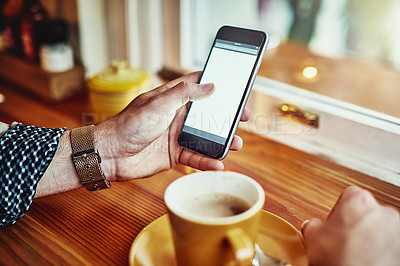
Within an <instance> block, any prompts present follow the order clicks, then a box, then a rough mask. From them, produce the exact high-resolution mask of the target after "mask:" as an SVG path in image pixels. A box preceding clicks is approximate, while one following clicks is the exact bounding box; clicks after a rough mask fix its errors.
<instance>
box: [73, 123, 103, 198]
mask: <svg viewBox="0 0 400 266" xmlns="http://www.w3.org/2000/svg"><path fill="white" fill-rule="evenodd" d="M93 128H94V125H90V126H86V127H81V128H76V129H73V130H71V133H70V139H71V147H72V161H73V163H74V166H75V169H76V172H77V173H78V176H79V178H80V179H81V182H82V185H83V186H84V187H85V188H86V189H87V190H89V191H96V190H100V189H104V188H109V187H111V183H110V182H109V181H108V180H107V179H106V177H105V175H104V173H103V171H102V170H101V167H100V163H101V158H100V155H99V153H98V152H97V151H96V150H95V147H94V138H93Z"/></svg>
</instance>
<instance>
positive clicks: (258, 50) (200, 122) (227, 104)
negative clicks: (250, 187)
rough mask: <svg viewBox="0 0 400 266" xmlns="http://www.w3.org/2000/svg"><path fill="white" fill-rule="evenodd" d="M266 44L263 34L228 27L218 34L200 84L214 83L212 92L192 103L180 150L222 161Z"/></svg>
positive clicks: (184, 126) (179, 139) (181, 138)
mask: <svg viewBox="0 0 400 266" xmlns="http://www.w3.org/2000/svg"><path fill="white" fill-rule="evenodd" d="M267 43H268V35H267V34H266V33H264V32H262V31H258V30H251V29H244V28H237V27H231V26H223V27H221V28H220V29H219V30H218V32H217V35H216V37H215V39H214V43H213V45H212V47H211V51H210V53H209V55H208V58H207V61H206V64H205V66H204V69H203V73H202V76H201V78H200V82H199V83H200V84H203V83H209V82H212V83H214V85H215V91H214V93H213V94H212V95H211V96H210V97H208V98H205V99H202V100H198V101H195V102H192V103H191V105H190V108H189V110H188V113H187V115H186V118H185V122H184V124H183V126H182V129H181V131H180V133H179V136H178V143H179V145H180V146H181V147H183V148H185V149H189V150H192V151H195V152H198V153H200V154H203V155H206V156H209V157H212V158H216V159H223V158H225V156H226V155H227V153H228V151H229V147H230V145H231V143H232V140H233V136H234V135H235V132H236V128H237V126H238V124H239V121H240V117H241V116H242V113H243V110H244V107H245V105H246V102H247V98H248V97H249V94H250V90H251V88H252V86H253V83H254V80H255V77H256V75H257V72H258V69H259V67H260V64H261V61H262V58H263V55H264V53H265V49H266V47H267Z"/></svg>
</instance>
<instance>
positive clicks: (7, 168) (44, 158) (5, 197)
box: [0, 124, 65, 226]
mask: <svg viewBox="0 0 400 266" xmlns="http://www.w3.org/2000/svg"><path fill="white" fill-rule="evenodd" d="M64 131H65V128H57V129H50V128H44V127H34V126H28V125H24V124H18V125H16V126H14V127H12V128H10V129H9V130H8V131H6V132H5V133H4V135H3V136H2V137H1V138H0V226H7V225H11V224H14V223H15V222H16V221H17V220H18V219H19V218H21V217H22V216H23V215H24V214H25V213H26V211H27V210H28V208H29V206H30V205H31V203H32V201H33V197H34V196H35V193H36V186H37V183H38V182H39V180H40V178H41V177H42V176H43V174H44V172H45V171H46V169H47V167H48V166H49V164H50V162H51V160H52V159H53V157H54V155H55V152H56V150H57V146H58V143H59V141H60V137H61V135H62V134H63V133H64Z"/></svg>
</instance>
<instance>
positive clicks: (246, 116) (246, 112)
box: [240, 108, 251, 122]
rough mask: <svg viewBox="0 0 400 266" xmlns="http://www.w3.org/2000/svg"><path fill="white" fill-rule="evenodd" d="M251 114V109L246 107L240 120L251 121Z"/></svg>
mask: <svg viewBox="0 0 400 266" xmlns="http://www.w3.org/2000/svg"><path fill="white" fill-rule="evenodd" d="M250 116H251V112H250V110H249V109H247V108H244V110H243V114H242V117H241V118H240V121H242V122H247V121H249V119H250Z"/></svg>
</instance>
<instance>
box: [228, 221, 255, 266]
mask: <svg viewBox="0 0 400 266" xmlns="http://www.w3.org/2000/svg"><path fill="white" fill-rule="evenodd" d="M226 239H227V240H228V243H229V245H230V247H231V249H232V252H233V255H234V258H235V260H236V263H238V264H237V265H251V262H252V260H253V258H254V253H255V250H254V243H253V241H252V240H251V239H250V237H249V236H248V235H247V234H246V233H245V232H244V231H243V230H242V229H241V228H235V229H231V230H229V231H228V232H227V233H226Z"/></svg>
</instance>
